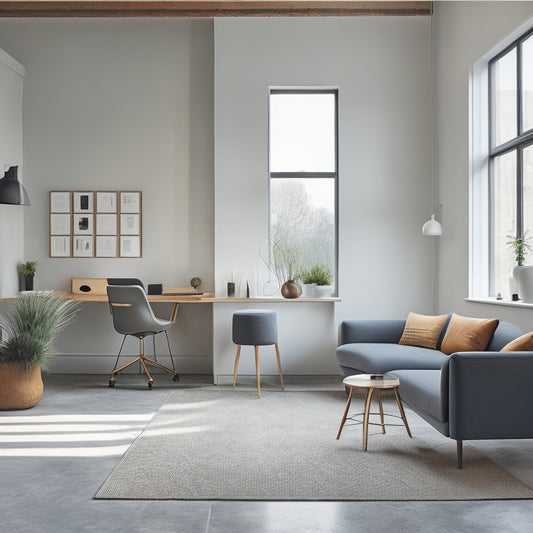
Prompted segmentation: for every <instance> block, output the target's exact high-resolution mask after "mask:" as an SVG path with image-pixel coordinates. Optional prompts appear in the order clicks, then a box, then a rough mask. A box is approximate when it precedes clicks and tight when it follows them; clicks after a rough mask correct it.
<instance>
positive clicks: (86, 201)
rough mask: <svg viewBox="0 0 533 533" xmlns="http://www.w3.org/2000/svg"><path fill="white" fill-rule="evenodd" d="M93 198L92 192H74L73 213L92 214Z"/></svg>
mask: <svg viewBox="0 0 533 533" xmlns="http://www.w3.org/2000/svg"><path fill="white" fill-rule="evenodd" d="M93 198H94V193H92V192H75V193H74V194H73V200H74V213H92V212H93Z"/></svg>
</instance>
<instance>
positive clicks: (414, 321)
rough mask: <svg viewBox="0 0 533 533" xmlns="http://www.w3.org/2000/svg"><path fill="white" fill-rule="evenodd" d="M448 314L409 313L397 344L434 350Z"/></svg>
mask: <svg viewBox="0 0 533 533" xmlns="http://www.w3.org/2000/svg"><path fill="white" fill-rule="evenodd" d="M447 320H448V315H438V316H427V315H417V314H416V313H409V315H408V316H407V320H406V322H405V328H404V330H403V334H402V338H401V339H400V342H399V344H407V345H408V346H420V347H422V348H432V349H433V350H435V349H436V348H437V344H438V342H439V337H440V334H441V332H442V328H443V327H444V325H445V324H446V321H447Z"/></svg>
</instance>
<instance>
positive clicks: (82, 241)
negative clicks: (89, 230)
mask: <svg viewBox="0 0 533 533" xmlns="http://www.w3.org/2000/svg"><path fill="white" fill-rule="evenodd" d="M72 256H73V257H93V256H94V244H93V237H92V236H85V235H75V236H74V237H73V239H72Z"/></svg>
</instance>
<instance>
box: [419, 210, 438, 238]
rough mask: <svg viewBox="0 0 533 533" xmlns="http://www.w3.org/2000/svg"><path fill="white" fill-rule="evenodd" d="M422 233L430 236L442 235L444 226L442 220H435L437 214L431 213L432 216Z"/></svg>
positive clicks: (423, 227)
mask: <svg viewBox="0 0 533 533" xmlns="http://www.w3.org/2000/svg"><path fill="white" fill-rule="evenodd" d="M422 233H423V234H424V235H427V236H428V237H438V236H440V235H442V226H441V225H440V222H438V221H437V220H435V215H431V218H430V219H429V220H428V221H427V222H426V223H425V224H424V225H423V226H422Z"/></svg>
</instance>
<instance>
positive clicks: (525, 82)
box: [522, 35, 533, 131]
mask: <svg viewBox="0 0 533 533" xmlns="http://www.w3.org/2000/svg"><path fill="white" fill-rule="evenodd" d="M522 76H523V79H522V106H523V114H522V120H523V124H524V127H523V131H528V130H530V129H532V128H533V35H532V36H531V37H529V38H527V39H526V40H525V41H524V43H523V46H522Z"/></svg>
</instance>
